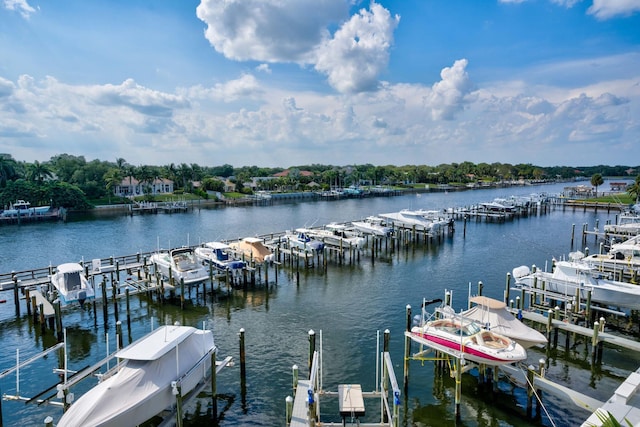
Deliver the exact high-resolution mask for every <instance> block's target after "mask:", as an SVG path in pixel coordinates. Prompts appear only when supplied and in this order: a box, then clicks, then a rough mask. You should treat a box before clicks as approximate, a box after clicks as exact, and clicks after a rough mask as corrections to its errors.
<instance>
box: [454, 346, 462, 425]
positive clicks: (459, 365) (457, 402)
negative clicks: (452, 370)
mask: <svg viewBox="0 0 640 427" xmlns="http://www.w3.org/2000/svg"><path fill="white" fill-rule="evenodd" d="M455 359H456V391H455V415H456V420H457V421H460V400H461V399H462V360H461V358H460V357H456V358H455Z"/></svg>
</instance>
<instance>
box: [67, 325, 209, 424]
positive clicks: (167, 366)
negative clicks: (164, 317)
mask: <svg viewBox="0 0 640 427" xmlns="http://www.w3.org/2000/svg"><path fill="white" fill-rule="evenodd" d="M176 348H177V354H176ZM145 350H146V353H145ZM212 351H215V345H214V342H213V334H212V332H211V331H202V330H198V329H195V328H192V327H189V326H163V327H160V328H158V329H156V330H155V331H153V332H152V333H150V334H148V335H147V336H145V337H144V338H141V339H140V340H138V341H136V342H134V343H133V344H131V345H130V346H128V347H126V348H124V349H123V350H121V351H120V352H119V353H118V356H121V357H125V356H126V357H131V359H126V360H125V361H124V362H123V364H124V365H123V366H121V367H120V369H119V371H118V372H117V373H116V374H115V375H113V376H112V377H109V378H107V379H106V380H104V381H102V382H100V383H99V384H98V385H96V386H95V387H94V388H92V389H91V390H89V391H88V392H87V393H85V394H84V395H83V396H82V397H80V398H79V399H78V400H77V401H76V402H75V403H73V404H72V405H71V407H70V408H69V409H68V410H67V412H65V414H64V415H63V416H62V418H61V419H60V421H59V422H58V424H57V426H58V427H80V426H82V427H91V426H100V427H111V426H112V427H119V426H136V425H139V424H141V423H143V422H144V421H147V420H149V419H150V418H152V417H153V416H155V415H157V414H158V413H160V412H162V411H163V410H164V409H166V408H168V407H170V406H172V405H173V404H174V403H175V401H176V397H175V396H174V395H173V393H172V387H171V382H172V381H177V380H178V379H181V378H182V379H181V386H182V390H181V391H182V394H183V395H185V394H186V393H188V392H189V391H191V390H192V389H193V388H194V387H195V386H196V385H197V384H198V382H199V381H200V380H201V379H202V378H204V377H205V375H206V372H207V369H208V368H209V367H210V366H211V363H210V362H211V358H210V357H206V356H207V355H208V354H210V353H211V352H212ZM200 362H202V366H200V367H199V368H198V369H194V370H193V371H190V370H191V369H192V368H194V367H195V366H197V365H198V364H199V363H200ZM187 373H189V375H187V376H185V374H187Z"/></svg>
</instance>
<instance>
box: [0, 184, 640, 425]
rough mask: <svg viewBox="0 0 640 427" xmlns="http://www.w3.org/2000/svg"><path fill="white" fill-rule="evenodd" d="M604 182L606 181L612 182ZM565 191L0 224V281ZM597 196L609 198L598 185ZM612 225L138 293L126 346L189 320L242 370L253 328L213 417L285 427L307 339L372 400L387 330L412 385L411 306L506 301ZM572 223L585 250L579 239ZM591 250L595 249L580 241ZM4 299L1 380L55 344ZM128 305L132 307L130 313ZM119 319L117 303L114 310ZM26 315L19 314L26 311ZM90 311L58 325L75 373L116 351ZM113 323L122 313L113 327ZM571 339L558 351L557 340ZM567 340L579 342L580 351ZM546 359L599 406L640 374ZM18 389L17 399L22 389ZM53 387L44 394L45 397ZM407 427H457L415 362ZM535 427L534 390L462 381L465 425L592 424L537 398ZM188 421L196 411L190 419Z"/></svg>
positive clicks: (48, 370) (550, 221) (493, 238)
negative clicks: (169, 298) (527, 272)
mask: <svg viewBox="0 0 640 427" xmlns="http://www.w3.org/2000/svg"><path fill="white" fill-rule="evenodd" d="M605 185H606V183H605ZM563 186H564V185H559V184H558V185H549V186H535V187H533V186H528V187H512V188H506V189H491V190H474V191H464V192H449V193H444V192H438V193H422V194H418V195H416V194H411V195H403V196H397V197H377V198H366V199H348V200H340V201H316V202H289V203H282V204H273V205H270V206H243V207H225V208H212V209H199V210H198V209H196V210H194V211H192V212H189V213H180V214H156V215H135V216H125V215H115V216H96V215H87V216H82V217H72V218H70V220H69V221H67V222H66V223H34V224H25V225H21V226H11V227H9V226H8V227H2V228H0V254H2V255H1V257H0V271H1V272H10V271H19V270H24V269H29V268H39V267H45V266H48V265H50V264H51V265H57V264H60V263H63V262H76V261H80V260H82V259H84V260H91V259H93V258H106V257H109V256H111V255H114V256H120V255H128V254H135V253H137V252H148V251H153V250H155V249H156V248H169V247H177V246H181V245H186V244H191V245H192V244H197V243H201V242H205V241H212V240H220V239H234V238H241V237H247V236H255V235H263V234H268V233H271V232H280V231H284V230H287V229H292V228H297V227H303V226H313V225H316V226H317V225H323V224H327V223H330V222H334V221H335V222H342V221H349V220H356V219H360V218H363V217H366V216H368V215H375V214H379V213H385V212H395V211H398V210H400V209H403V208H414V209H418V208H424V209H444V208H452V207H462V206H469V205H472V204H475V203H479V202H484V201H491V200H493V199H494V198H496V197H509V196H511V195H527V194H530V193H534V192H538V193H540V192H547V193H551V194H556V193H560V192H561V191H562V188H563ZM601 188H604V186H603V187H601ZM607 221H612V222H613V221H615V214H614V213H610V214H609V213H607V212H606V211H604V210H600V211H598V212H593V211H586V212H585V211H583V210H582V209H576V210H573V209H571V208H567V209H564V210H563V209H562V208H554V209H553V210H551V211H550V212H549V213H547V214H544V215H534V216H530V217H526V218H520V219H515V220H512V221H507V222H505V223H496V222H490V223H487V222H484V221H482V222H475V221H470V222H468V223H467V226H466V233H463V224H462V223H461V222H460V221H458V223H457V224H456V225H457V227H456V232H455V233H454V234H453V236H446V237H445V238H444V240H443V241H442V242H440V243H437V244H432V245H428V246H427V245H420V246H415V247H413V246H412V247H408V249H404V248H402V249H400V250H397V251H395V252H394V253H392V254H383V256H381V257H380V258H377V259H376V260H375V262H372V260H371V258H370V256H369V254H368V253H365V254H363V255H362V256H361V257H360V260H359V262H354V263H349V262H348V260H347V262H346V263H343V264H342V265H340V264H338V263H337V262H336V261H331V262H329V265H328V268H327V269H326V270H324V269H322V268H317V267H316V268H314V269H309V270H302V271H301V272H300V279H299V283H296V276H295V272H293V271H291V270H290V269H288V268H280V269H279V271H278V275H277V283H275V282H276V277H275V273H274V271H273V270H270V272H269V273H270V274H269V281H270V285H269V287H268V288H267V287H264V286H260V287H257V288H256V289H250V290H248V291H235V292H234V293H233V294H231V295H226V294H223V295H218V296H216V297H215V299H214V300H213V301H207V302H206V303H205V302H203V301H202V299H199V300H196V299H194V300H193V302H192V303H191V304H190V305H189V306H188V307H187V308H186V309H185V310H182V311H181V310H180V308H179V307H176V306H175V305H172V304H164V305H158V304H156V303H150V302H148V301H147V300H146V299H145V298H144V297H135V298H132V304H131V323H130V325H129V324H127V322H126V320H125V319H124V314H123V313H124V308H120V310H119V311H120V319H121V320H123V324H124V333H123V335H124V341H125V345H126V344H128V343H130V342H132V341H134V340H135V339H138V338H140V337H141V336H142V335H144V334H145V333H147V332H148V331H149V330H151V329H152V328H153V327H154V326H157V325H158V324H168V323H173V322H176V321H178V322H180V323H182V324H185V325H192V326H198V327H201V326H202V325H204V326H205V327H207V328H210V329H212V330H213V331H214V336H215V339H216V344H217V345H218V347H219V353H218V359H219V360H220V359H222V357H224V356H227V355H230V356H233V357H234V358H235V360H236V361H239V338H238V336H239V331H240V330H241V329H242V328H243V329H244V330H245V346H246V347H245V348H246V371H247V373H246V384H241V381H240V369H239V365H238V364H236V366H235V367H230V368H225V369H224V370H223V371H222V373H221V374H220V375H219V377H218V393H219V400H218V409H219V413H220V425H222V426H245V425H251V426H277V425H284V423H285V398H286V396H288V395H291V383H292V375H291V371H292V366H293V365H294V364H297V365H298V366H299V367H300V375H301V376H305V375H307V373H308V367H307V360H308V348H309V343H308V332H309V331H310V330H314V331H315V332H316V335H317V336H318V339H319V337H320V335H321V336H322V347H323V387H324V389H325V390H328V391H337V386H338V384H362V388H363V390H364V391H372V390H374V389H375V388H376V381H375V380H376V345H377V342H376V340H377V334H378V332H379V333H382V332H383V331H384V330H388V331H389V333H390V337H391V341H390V353H391V357H392V360H393V363H394V366H395V369H396V375H397V376H398V379H399V380H400V381H401V380H402V375H403V352H404V348H403V342H404V338H403V330H404V327H405V322H406V318H405V317H406V316H405V310H406V306H407V305H411V307H412V310H413V313H414V314H415V313H419V310H420V304H421V302H422V299H423V298H428V299H431V298H443V297H444V293H445V290H448V291H451V292H452V293H453V303H454V306H455V308H456V309H458V310H460V309H462V308H465V306H466V300H467V293H468V289H469V285H470V284H471V285H472V287H473V289H474V292H475V290H476V289H477V283H478V282H479V281H482V282H483V284H484V294H485V295H488V296H491V297H494V298H498V299H502V295H503V291H504V288H505V280H506V274H507V273H508V272H510V271H511V270H512V269H513V268H514V267H516V266H519V265H523V264H524V265H529V266H530V265H532V264H535V265H537V266H544V265H545V264H546V263H550V261H551V259H552V257H562V256H563V255H565V256H566V255H567V254H568V253H569V252H570V251H572V250H578V249H579V250H584V247H583V245H582V243H581V239H580V237H579V234H580V230H581V229H582V225H583V224H588V227H589V229H593V227H594V226H595V224H596V223H599V224H600V227H602V226H603V225H604V224H605V223H606V222H607ZM573 224H575V228H576V236H577V237H576V240H575V242H574V244H573V246H572V242H571V232H572V225H573ZM588 245H592V246H593V247H592V248H590V249H591V251H594V250H597V245H596V243H595V240H593V237H590V238H589V240H588V241H587V246H588ZM0 299H6V300H8V301H9V302H8V303H6V304H0V342H1V343H2V345H1V346H0V371H4V370H5V369H8V368H10V367H11V366H13V365H15V363H16V359H17V351H19V355H18V357H19V360H26V359H27V358H29V357H31V356H33V355H35V354H37V353H39V352H40V351H42V350H44V349H45V348H47V347H50V346H51V345H53V344H55V338H54V337H53V336H52V335H51V333H49V332H47V333H45V334H44V335H43V334H41V332H40V328H39V326H37V325H36V326H34V325H33V324H32V322H31V321H30V320H29V319H28V318H26V317H25V316H23V317H22V318H20V319H15V314H14V309H13V306H12V303H11V302H12V300H13V297H12V294H11V293H4V294H0ZM122 304H124V302H122ZM109 310H110V312H113V310H114V309H113V306H112V304H110V307H109ZM22 311H23V313H24V312H25V310H24V309H23V310H22ZM101 311H102V310H101V309H98V316H97V317H98V318H97V319H96V318H95V317H94V313H93V311H91V310H84V311H83V310H80V309H77V308H76V309H73V310H70V311H68V312H66V313H65V315H64V319H63V321H64V324H65V327H66V328H67V337H68V342H69V362H68V363H69V369H72V370H80V369H82V368H84V367H86V366H89V365H92V364H93V363H96V362H97V361H99V360H100V359H102V358H103V357H105V356H106V354H108V352H110V351H113V349H114V348H115V347H116V338H115V325H114V322H113V321H112V322H111V324H109V325H104V324H103V323H104V322H103V319H102V315H101ZM110 319H113V316H111V317H110ZM560 342H562V340H561V341H560ZM572 343H573V341H572ZM541 358H542V359H545V362H544V363H545V365H546V368H547V377H548V378H551V379H553V380H554V381H557V382H559V383H561V384H563V385H566V386H568V387H570V388H572V389H575V390H578V391H581V392H583V393H585V394H588V395H590V396H592V397H595V398H597V399H599V400H601V401H605V400H606V399H608V398H609V396H610V395H611V394H612V392H613V391H614V390H615V388H616V387H617V386H618V385H619V384H620V383H621V381H623V380H624V378H625V377H626V376H627V375H628V374H629V373H630V372H631V371H634V370H635V369H637V368H638V366H640V356H639V355H637V354H630V353H628V352H624V351H620V350H617V349H614V348H607V349H605V351H604V355H603V362H602V365H600V366H596V367H592V366H591V364H590V354H589V351H588V350H587V349H586V347H585V345H584V343H582V344H577V345H574V346H572V347H571V348H569V349H567V350H566V351H565V349H564V347H563V346H562V345H560V346H559V348H558V350H554V351H551V352H549V354H547V352H545V350H544V349H541V350H538V349H532V350H530V351H529V359H528V361H527V362H528V363H529V364H534V365H537V364H538V363H539V361H540V359H541ZM59 363H60V361H59V359H58V356H57V354H55V353H54V354H51V355H49V356H48V357H47V358H45V359H42V360H39V361H37V362H35V363H33V364H32V365H30V366H29V367H28V368H24V369H22V370H20V375H19V382H17V381H16V379H17V378H16V375H9V376H7V377H5V378H4V379H2V380H0V388H1V391H2V393H4V394H6V395H15V394H17V393H18V392H19V394H20V395H22V396H27V397H31V396H34V395H36V394H38V393H39V392H41V391H42V390H44V389H46V388H48V387H50V386H52V385H53V384H55V383H56V382H57V381H58V377H57V375H55V374H53V373H52V370H53V369H54V368H57V367H58V366H59ZM92 384H95V380H94V379H88V380H85V381H83V382H82V383H80V384H79V385H78V386H76V387H74V389H73V390H72V391H74V392H75V393H76V396H79V395H81V394H82V393H83V392H84V391H85V390H87V389H88V388H89V387H90V386H91V385H92ZM18 388H19V389H18ZM52 393H55V390H53V391H52V392H49V393H48V394H45V395H43V396H42V397H48V396H49V395H50V394H52ZM326 399H327V400H326V403H325V400H321V402H320V404H321V408H322V420H323V421H334V422H339V421H340V418H339V416H338V413H337V405H336V404H335V402H333V401H332V400H331V398H326ZM402 402H403V404H402V409H401V425H403V426H414V425H415V426H449V425H454V420H455V417H454V383H453V380H452V379H450V378H448V377H446V378H441V377H437V376H436V375H434V367H433V363H432V362H427V363H424V364H420V363H419V362H411V364H410V377H409V387H408V393H407V394H406V395H404V394H403V396H402ZM543 402H544V408H543V409H541V417H540V419H538V420H535V419H527V418H526V417H525V410H524V408H525V406H526V392H525V391H524V390H522V389H520V388H517V387H514V386H512V385H511V384H509V383H508V382H506V381H502V382H501V383H500V384H499V389H498V392H497V394H491V393H486V391H482V390H481V389H480V388H479V387H478V385H477V380H476V379H475V378H474V376H473V375H465V376H464V377H463V389H462V405H461V421H460V424H459V425H464V426H498V425H499V426H525V425H543V426H574V425H579V424H581V423H582V421H583V420H585V419H586V418H587V417H588V416H589V413H588V412H587V411H585V410H582V409H579V408H577V407H575V406H573V405H572V404H571V403H570V402H568V401H564V400H561V399H559V398H556V397H554V396H551V395H549V396H546V395H545V396H543ZM199 403H200V405H201V406H200V408H199V409H200V414H199V416H192V417H191V420H190V421H189V423H187V425H193V426H200V425H211V424H210V422H209V421H208V415H207V414H206V411H207V408H208V406H207V405H208V400H207V399H201V400H199ZM365 404H366V405H367V415H366V417H365V418H364V420H365V421H368V422H373V421H376V420H378V419H379V401H377V400H366V402H365ZM191 410H192V411H193V408H191ZM61 414H62V410H61V409H60V408H58V407H53V406H47V405H41V406H38V405H37V403H30V404H25V403H24V402H18V401H3V402H2V415H3V420H4V425H42V423H43V420H44V419H45V417H46V416H52V417H53V418H54V420H56V421H57V420H58V419H59V418H60V416H61Z"/></svg>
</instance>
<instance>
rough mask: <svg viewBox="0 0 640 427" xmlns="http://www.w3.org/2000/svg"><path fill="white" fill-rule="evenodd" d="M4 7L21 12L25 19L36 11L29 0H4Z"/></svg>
mask: <svg viewBox="0 0 640 427" xmlns="http://www.w3.org/2000/svg"><path fill="white" fill-rule="evenodd" d="M4 7H5V9H7V10H13V11H16V12H19V13H20V15H21V16H22V17H23V18H24V19H29V17H30V16H31V15H32V14H34V13H36V9H34V8H33V7H31V6H30V5H29V3H28V2H27V0H4Z"/></svg>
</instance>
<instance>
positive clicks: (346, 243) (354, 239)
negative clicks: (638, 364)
mask: <svg viewBox="0 0 640 427" xmlns="http://www.w3.org/2000/svg"><path fill="white" fill-rule="evenodd" d="M307 232H308V234H309V235H311V237H313V238H315V239H317V240H321V241H322V242H324V243H326V244H328V245H332V246H340V247H343V248H348V247H351V246H352V247H354V248H362V247H363V246H364V245H365V243H366V239H365V238H364V237H362V236H358V235H356V234H355V233H354V232H353V231H349V230H348V227H347V226H346V225H344V224H337V223H330V224H327V225H326V226H325V228H324V229H313V230H308V231H307Z"/></svg>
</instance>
